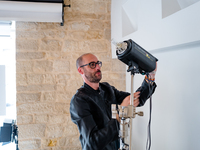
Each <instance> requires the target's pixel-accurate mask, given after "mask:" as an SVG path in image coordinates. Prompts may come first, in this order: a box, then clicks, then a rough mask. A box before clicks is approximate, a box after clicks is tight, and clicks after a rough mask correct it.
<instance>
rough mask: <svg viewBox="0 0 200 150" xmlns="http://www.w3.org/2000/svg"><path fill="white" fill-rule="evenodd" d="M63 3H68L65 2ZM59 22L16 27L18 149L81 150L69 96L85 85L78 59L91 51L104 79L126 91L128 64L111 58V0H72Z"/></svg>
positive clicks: (26, 24) (17, 24)
mask: <svg viewBox="0 0 200 150" xmlns="http://www.w3.org/2000/svg"><path fill="white" fill-rule="evenodd" d="M65 3H69V2H68V1H66V2H65ZM70 3H71V5H72V6H71V8H65V17H64V18H65V22H64V26H60V24H59V23H30V22H17V23H16V49H17V53H16V82H17V85H16V86H17V124H18V127H19V147H20V150H28V149H31V150H79V149H81V145H80V142H79V132H78V129H77V127H76V125H74V124H73V123H72V122H71V119H70V113H69V104H70V100H71V97H72V96H73V94H74V93H75V92H76V89H77V88H79V87H80V86H81V85H82V84H83V81H82V78H81V76H80V75H79V74H78V72H77V70H76V65H75V61H76V59H77V58H78V57H79V56H80V55H81V54H83V53H87V52H90V53H93V54H95V55H96V56H97V57H98V58H99V60H101V61H102V62H103V66H102V72H103V79H102V81H107V82H109V83H110V84H112V85H114V86H115V87H116V88H118V89H119V90H125V66H124V65H123V63H121V62H119V60H116V59H112V58H111V44H110V36H111V35H110V34H111V32H110V30H111V29H110V7H111V0H71V2H70Z"/></svg>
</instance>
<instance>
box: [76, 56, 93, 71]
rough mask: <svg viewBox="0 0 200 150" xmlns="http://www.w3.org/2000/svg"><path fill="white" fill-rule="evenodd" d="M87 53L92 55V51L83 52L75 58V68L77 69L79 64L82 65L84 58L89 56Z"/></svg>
mask: <svg viewBox="0 0 200 150" xmlns="http://www.w3.org/2000/svg"><path fill="white" fill-rule="evenodd" d="M89 55H93V54H92V53H85V54H83V55H81V56H80V57H79V58H78V59H77V60H76V68H77V69H78V68H79V67H80V66H82V65H84V58H85V57H87V56H89ZM93 56H95V55H93ZM95 57H96V56H95Z"/></svg>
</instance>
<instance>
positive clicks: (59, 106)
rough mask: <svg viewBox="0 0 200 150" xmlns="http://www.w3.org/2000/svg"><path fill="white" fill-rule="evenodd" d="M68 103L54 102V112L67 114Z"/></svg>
mask: <svg viewBox="0 0 200 150" xmlns="http://www.w3.org/2000/svg"><path fill="white" fill-rule="evenodd" d="M69 107H70V106H69V104H67V103H56V104H55V112H56V113H57V114H69Z"/></svg>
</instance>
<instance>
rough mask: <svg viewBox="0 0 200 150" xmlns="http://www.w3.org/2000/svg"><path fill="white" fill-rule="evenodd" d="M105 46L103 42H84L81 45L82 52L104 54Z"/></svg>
mask: <svg viewBox="0 0 200 150" xmlns="http://www.w3.org/2000/svg"><path fill="white" fill-rule="evenodd" d="M106 47H107V45H106V43H104V42H103V41H85V42H84V43H83V49H82V50H83V51H84V52H85V53H87V52H93V53H94V52H105V51H107V49H106Z"/></svg>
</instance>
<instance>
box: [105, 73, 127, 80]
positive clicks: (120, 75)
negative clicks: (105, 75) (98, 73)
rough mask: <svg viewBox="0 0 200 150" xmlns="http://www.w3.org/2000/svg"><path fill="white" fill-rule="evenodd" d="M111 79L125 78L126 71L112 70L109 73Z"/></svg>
mask: <svg viewBox="0 0 200 150" xmlns="http://www.w3.org/2000/svg"><path fill="white" fill-rule="evenodd" d="M109 74H110V75H109V79H111V80H112V79H113V80H124V79H125V78H126V74H125V73H123V72H122V73H116V72H111V73H109Z"/></svg>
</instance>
